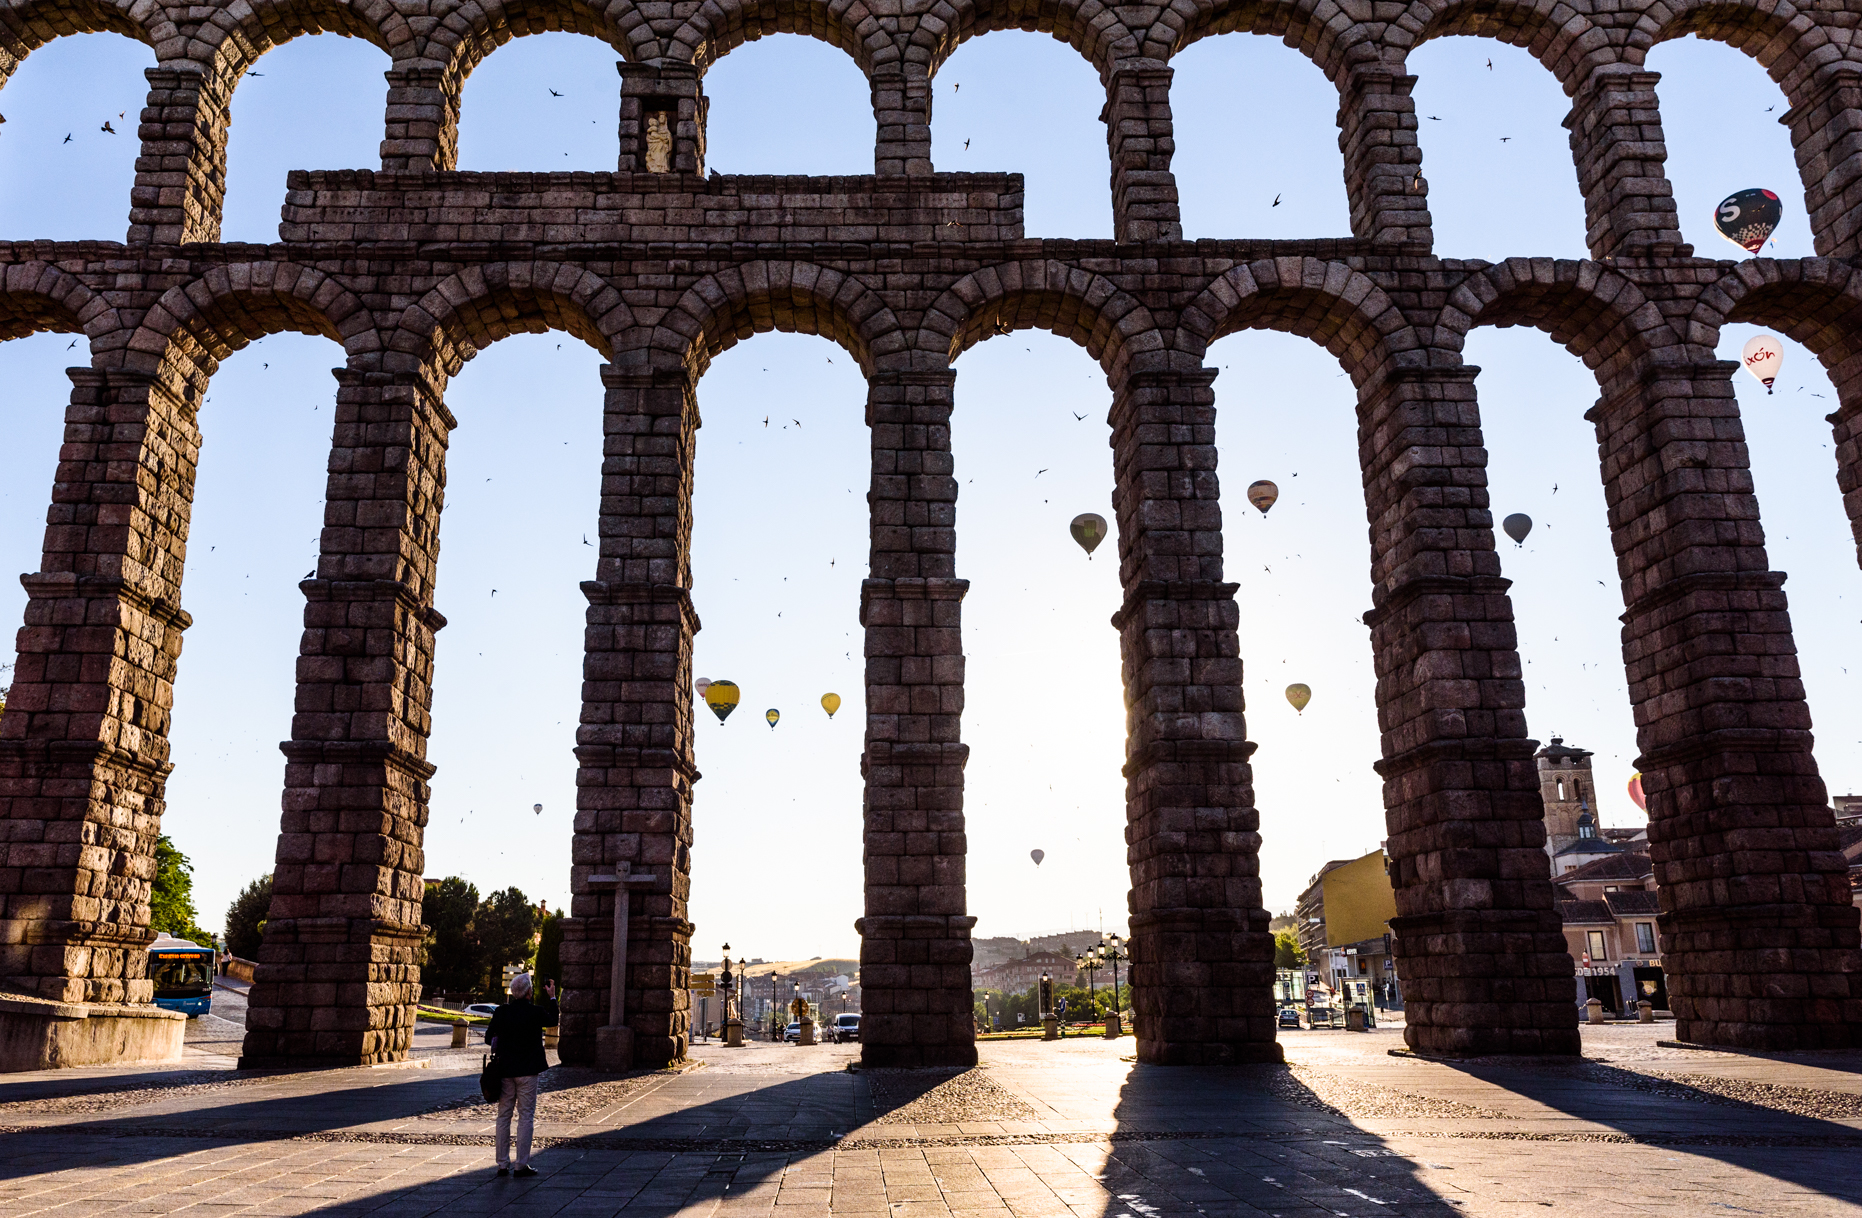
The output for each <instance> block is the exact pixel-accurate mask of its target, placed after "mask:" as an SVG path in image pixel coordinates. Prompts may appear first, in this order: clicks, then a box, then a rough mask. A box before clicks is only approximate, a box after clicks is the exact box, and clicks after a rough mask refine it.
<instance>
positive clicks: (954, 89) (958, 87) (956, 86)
mask: <svg viewBox="0 0 1862 1218" xmlns="http://www.w3.org/2000/svg"><path fill="white" fill-rule="evenodd" d="M950 91H951V92H952V93H961V92H962V91H963V85H962V84H961V83H958V84H954V85H952V86H951V87H950Z"/></svg>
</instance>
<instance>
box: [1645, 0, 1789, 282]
mask: <svg viewBox="0 0 1862 1218" xmlns="http://www.w3.org/2000/svg"><path fill="white" fill-rule="evenodd" d="M1648 67H1649V70H1650V71H1652V72H1660V73H1661V76H1662V79H1661V83H1660V84H1658V85H1657V86H1656V94H1657V96H1658V97H1660V99H1661V111H1662V136H1663V139H1664V141H1665V142H1666V144H1667V146H1668V164H1667V170H1668V181H1669V183H1670V184H1671V185H1672V186H1673V188H1674V197H1675V209H1676V211H1678V212H1679V213H1680V222H1681V233H1682V235H1683V236H1684V237H1686V238H1687V240H1688V241H1689V242H1691V243H1692V244H1693V246H1694V249H1695V251H1696V253H1698V254H1699V256H1700V257H1703V258H1745V257H1748V256H1749V255H1748V254H1747V253H1746V252H1745V251H1744V250H1743V249H1742V248H1741V247H1739V246H1737V245H1734V244H1732V243H1730V242H1728V241H1727V240H1726V238H1724V237H1722V236H1721V235H1720V233H1719V231H1718V230H1717V229H1716V228H1715V227H1714V223H1713V219H1714V209H1715V208H1716V207H1718V206H1719V203H1720V200H1722V199H1724V198H1726V197H1727V196H1728V195H1730V194H1732V193H1733V192H1734V191H1737V190H1744V189H1746V188H1747V187H1752V186H1758V187H1763V188H1765V189H1767V190H1770V191H1772V192H1773V193H1774V194H1776V195H1778V197H1779V198H1780V199H1782V200H1783V201H1784V219H1783V222H1782V223H1780V224H1779V226H1778V230H1777V231H1776V232H1774V233H1773V234H1772V235H1771V240H1770V241H1769V242H1767V243H1766V245H1765V248H1764V249H1763V250H1762V251H1760V256H1762V257H1766V258H1810V257H1815V256H1816V249H1815V247H1814V245H1813V243H1812V240H1811V235H1810V224H1809V222H1808V221H1807V220H1806V218H1805V215H1804V188H1803V182H1802V180H1801V178H1800V177H1799V174H1798V170H1797V160H1796V158H1795V156H1794V155H1793V153H1792V150H1791V132H1790V131H1789V129H1787V128H1785V127H1784V126H1782V125H1780V123H1779V121H1778V120H1779V119H1780V118H1781V117H1782V116H1783V115H1784V113H1785V112H1786V111H1787V110H1789V109H1790V108H1791V103H1790V102H1789V101H1788V100H1786V98H1785V96H1784V92H1783V90H1781V89H1779V87H1778V86H1777V84H1775V83H1774V82H1773V81H1772V79H1771V77H1769V76H1768V75H1766V73H1765V69H1764V68H1763V67H1761V66H1760V65H1759V63H1758V62H1757V61H1756V60H1754V59H1753V58H1752V57H1751V56H1750V55H1747V54H1746V53H1745V52H1743V51H1741V50H1738V49H1737V48H1735V47H1731V46H1728V45H1726V44H1725V43H1723V42H1712V41H1708V40H1707V39H1704V38H1700V37H1698V36H1688V37H1685V38H1677V39H1674V40H1672V41H1670V42H1664V43H1662V44H1660V45H1658V46H1656V47H1654V48H1653V49H1651V50H1650V52H1649V56H1648Z"/></svg>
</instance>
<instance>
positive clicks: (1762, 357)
mask: <svg viewBox="0 0 1862 1218" xmlns="http://www.w3.org/2000/svg"><path fill="white" fill-rule="evenodd" d="M1739 362H1740V363H1742V364H1744V365H1745V366H1746V371H1747V372H1750V373H1751V374H1752V375H1753V376H1755V377H1757V378H1758V379H1759V383H1760V384H1761V385H1763V386H1765V392H1766V393H1770V392H1771V383H1772V382H1773V381H1774V380H1776V379H1777V378H1778V369H1780V368H1782V367H1784V344H1783V343H1782V342H1780V341H1779V340H1778V336H1777V335H1775V334H1761V335H1759V336H1758V337H1757V338H1754V339H1752V340H1751V341H1750V342H1748V343H1747V344H1746V345H1745V346H1744V347H1742V348H1741V349H1740V351H1739Z"/></svg>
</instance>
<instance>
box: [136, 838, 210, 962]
mask: <svg viewBox="0 0 1862 1218" xmlns="http://www.w3.org/2000/svg"><path fill="white" fill-rule="evenodd" d="M199 919H200V915H199V914H198V913H196V912H195V911H194V864H192V863H190V862H189V861H188V857H187V855H185V854H182V853H181V852H180V851H179V850H177V849H175V844H174V843H173V842H171V841H169V840H168V838H167V836H166V835H163V836H161V837H158V838H156V839H155V883H154V884H153V885H151V887H150V889H149V926H150V928H151V929H153V930H165V931H167V932H168V933H169V934H171V935H173V936H175V937H176V938H178V939H189V940H192V941H193V942H195V943H199V944H202V945H205V944H210V943H212V942H213V936H212V935H210V934H208V933H207V932H206V931H204V930H202V929H201V928H200V927H199V926H198V925H197V923H198V921H199Z"/></svg>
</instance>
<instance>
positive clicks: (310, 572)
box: [304, 567, 317, 579]
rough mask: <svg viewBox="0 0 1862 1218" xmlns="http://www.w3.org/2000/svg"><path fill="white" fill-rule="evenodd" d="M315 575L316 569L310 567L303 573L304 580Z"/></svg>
mask: <svg viewBox="0 0 1862 1218" xmlns="http://www.w3.org/2000/svg"><path fill="white" fill-rule="evenodd" d="M316 573H317V568H315V567H312V568H311V569H310V570H308V571H306V572H304V578H305V579H309V578H310V577H311V576H313V575H315V574H316Z"/></svg>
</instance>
